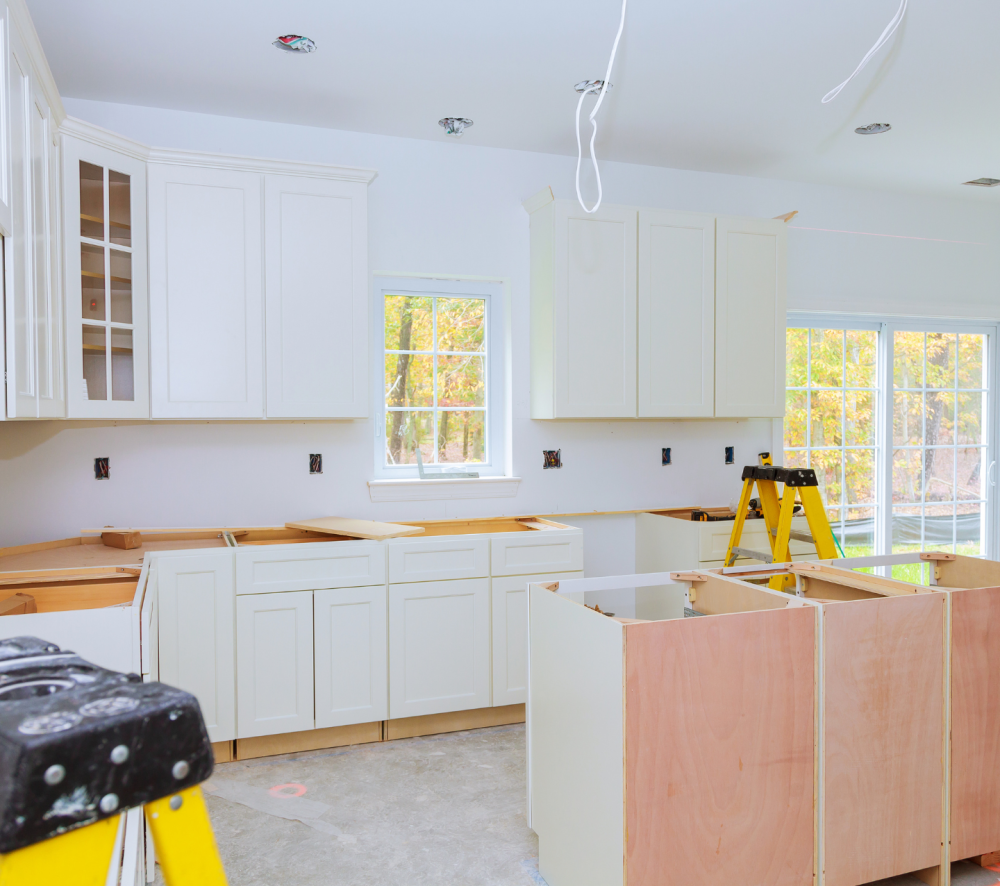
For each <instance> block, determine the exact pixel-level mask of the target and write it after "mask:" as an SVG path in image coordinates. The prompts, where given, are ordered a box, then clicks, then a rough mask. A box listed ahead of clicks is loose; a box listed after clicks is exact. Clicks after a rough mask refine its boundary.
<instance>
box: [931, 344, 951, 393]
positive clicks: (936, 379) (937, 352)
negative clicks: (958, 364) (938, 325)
mask: <svg viewBox="0 0 1000 886" xmlns="http://www.w3.org/2000/svg"><path fill="white" fill-rule="evenodd" d="M955 342H956V336H955V334H954V333H945V332H928V333H927V387H928V388H954V387H955Z"/></svg>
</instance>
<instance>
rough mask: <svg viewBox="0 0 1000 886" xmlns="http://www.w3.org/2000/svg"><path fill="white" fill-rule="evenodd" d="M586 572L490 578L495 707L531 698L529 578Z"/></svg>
mask: <svg viewBox="0 0 1000 886" xmlns="http://www.w3.org/2000/svg"><path fill="white" fill-rule="evenodd" d="M571 578H583V573H582V572H556V573H550V574H547V575H520V576H516V577H509V578H494V579H491V580H490V605H491V607H492V610H493V612H492V616H493V617H492V624H491V628H492V633H493V707H501V706H503V705H506V704H524V703H525V702H526V701H527V700H528V582H548V581H568V580H569V579H571Z"/></svg>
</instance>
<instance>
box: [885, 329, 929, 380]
mask: <svg viewBox="0 0 1000 886" xmlns="http://www.w3.org/2000/svg"><path fill="white" fill-rule="evenodd" d="M892 343H893V344H892V347H893V353H892V383H893V384H894V385H895V386H896V387H897V388H922V387H923V386H924V334H923V333H922V332H896V333H894V334H893V339H892Z"/></svg>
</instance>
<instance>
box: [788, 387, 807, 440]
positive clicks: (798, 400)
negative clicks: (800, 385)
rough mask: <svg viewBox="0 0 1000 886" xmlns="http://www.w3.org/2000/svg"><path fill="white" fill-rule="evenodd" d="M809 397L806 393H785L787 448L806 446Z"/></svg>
mask: <svg viewBox="0 0 1000 886" xmlns="http://www.w3.org/2000/svg"><path fill="white" fill-rule="evenodd" d="M808 396H809V395H808V394H807V393H806V392H805V391H786V392H785V447H786V448H788V447H792V446H795V447H798V446H805V445H806V442H807V441H806V403H807V402H808V401H807V399H806V398H807V397H808Z"/></svg>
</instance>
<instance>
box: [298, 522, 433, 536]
mask: <svg viewBox="0 0 1000 886" xmlns="http://www.w3.org/2000/svg"><path fill="white" fill-rule="evenodd" d="M285 526H287V527H288V528H289V529H306V530H309V531H311V532H323V533H329V534H331V535H344V536H347V537H348V538H369V539H376V540H379V539H383V538H402V537H403V536H405V535H421V534H422V533H423V531H424V528H423V527H422V526H404V525H402V524H400V523H379V522H377V521H375V520H352V519H349V518H348V517H317V518H316V519H315V520H299V521H297V522H295V523H286V524H285Z"/></svg>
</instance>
